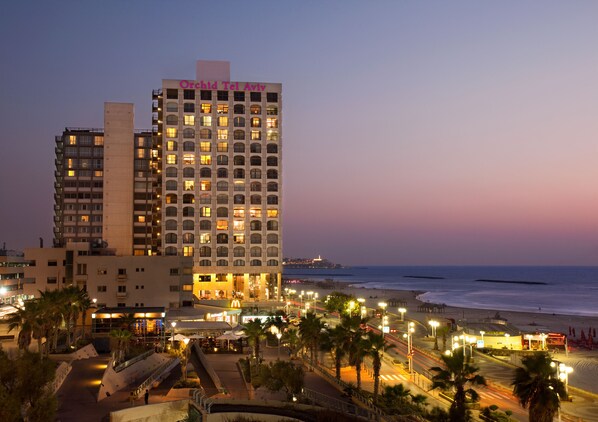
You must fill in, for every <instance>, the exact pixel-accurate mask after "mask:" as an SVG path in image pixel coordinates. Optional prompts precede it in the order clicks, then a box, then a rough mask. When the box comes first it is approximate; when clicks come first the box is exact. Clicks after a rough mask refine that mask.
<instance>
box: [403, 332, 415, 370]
mask: <svg viewBox="0 0 598 422" xmlns="http://www.w3.org/2000/svg"><path fill="white" fill-rule="evenodd" d="M414 332H415V323H414V322H410V323H409V324H408V326H407V332H406V333H405V334H403V338H406V339H407V360H408V361H409V376H410V377H411V376H412V375H413V347H412V343H413V339H412V336H413V333H414Z"/></svg>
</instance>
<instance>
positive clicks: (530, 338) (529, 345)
mask: <svg viewBox="0 0 598 422" xmlns="http://www.w3.org/2000/svg"><path fill="white" fill-rule="evenodd" d="M525 338H526V339H527V350H532V338H534V336H532V335H531V334H526V335H525Z"/></svg>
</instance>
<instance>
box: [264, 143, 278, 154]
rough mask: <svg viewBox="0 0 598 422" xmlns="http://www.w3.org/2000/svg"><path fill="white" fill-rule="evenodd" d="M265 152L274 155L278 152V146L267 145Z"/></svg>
mask: <svg viewBox="0 0 598 422" xmlns="http://www.w3.org/2000/svg"><path fill="white" fill-rule="evenodd" d="M266 151H267V152H269V153H271V154H276V153H277V152H278V146H277V145H276V144H268V145H267V146H266Z"/></svg>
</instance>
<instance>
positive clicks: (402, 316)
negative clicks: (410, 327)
mask: <svg viewBox="0 0 598 422" xmlns="http://www.w3.org/2000/svg"><path fill="white" fill-rule="evenodd" d="M405 312H407V309H405V308H399V313H400V314H401V322H404V321H405Z"/></svg>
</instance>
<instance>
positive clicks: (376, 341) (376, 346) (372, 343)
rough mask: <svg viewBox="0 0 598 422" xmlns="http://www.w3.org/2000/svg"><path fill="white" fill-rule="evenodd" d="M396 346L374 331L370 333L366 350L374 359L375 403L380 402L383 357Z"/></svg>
mask: <svg viewBox="0 0 598 422" xmlns="http://www.w3.org/2000/svg"><path fill="white" fill-rule="evenodd" d="M394 347H395V345H394V344H387V343H386V342H385V341H384V335H383V334H376V333H374V332H373V331H370V332H368V335H367V339H366V344H365V350H366V353H367V354H368V355H369V356H370V357H371V358H372V367H373V369H374V403H376V401H377V400H378V389H379V388H380V369H381V368H382V355H383V354H384V352H385V351H387V350H389V349H392V348H394Z"/></svg>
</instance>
